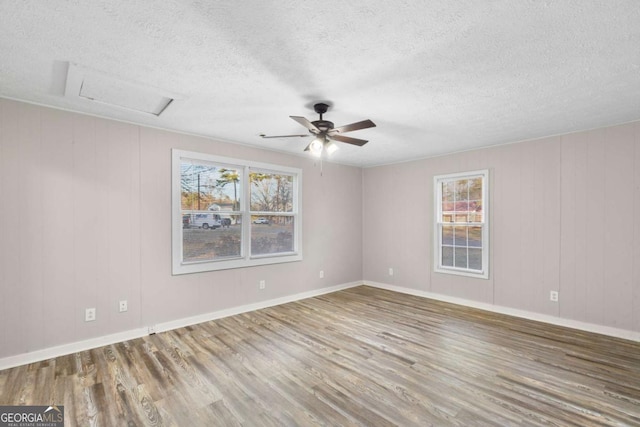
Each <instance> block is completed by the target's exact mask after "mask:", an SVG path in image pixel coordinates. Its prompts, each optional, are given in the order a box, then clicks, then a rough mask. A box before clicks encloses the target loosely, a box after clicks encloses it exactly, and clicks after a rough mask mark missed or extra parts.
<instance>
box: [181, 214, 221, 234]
mask: <svg viewBox="0 0 640 427" xmlns="http://www.w3.org/2000/svg"><path fill="white" fill-rule="evenodd" d="M190 215H191V219H190V222H189V224H190V225H191V226H193V227H199V228H203V229H205V230H208V229H216V228H220V227H221V226H222V220H221V219H220V215H218V214H216V213H208V212H207V213H201V212H198V213H192V214H190ZM183 222H184V221H183Z"/></svg>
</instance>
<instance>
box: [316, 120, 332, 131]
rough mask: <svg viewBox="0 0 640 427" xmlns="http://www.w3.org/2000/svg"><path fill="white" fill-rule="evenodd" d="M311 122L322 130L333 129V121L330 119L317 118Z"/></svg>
mask: <svg viewBox="0 0 640 427" xmlns="http://www.w3.org/2000/svg"><path fill="white" fill-rule="evenodd" d="M311 123H313V125H314V126H315V127H317V128H318V129H320V130H321V131H322V132H327V131H330V130H331V129H333V122H330V121H329V120H316V121H314V122H311ZM312 133H313V132H312Z"/></svg>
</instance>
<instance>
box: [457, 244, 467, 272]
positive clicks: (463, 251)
mask: <svg viewBox="0 0 640 427" xmlns="http://www.w3.org/2000/svg"><path fill="white" fill-rule="evenodd" d="M454 254H455V267H457V268H467V248H457V247H456V248H454Z"/></svg>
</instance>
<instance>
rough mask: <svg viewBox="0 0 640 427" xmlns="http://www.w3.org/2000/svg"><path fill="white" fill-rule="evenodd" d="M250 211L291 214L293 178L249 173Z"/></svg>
mask: <svg viewBox="0 0 640 427" xmlns="http://www.w3.org/2000/svg"><path fill="white" fill-rule="evenodd" d="M249 176H250V180H251V210H252V211H262V212H293V176H291V175H283V174H281V175H277V174H268V173H260V172H251V173H250V174H249Z"/></svg>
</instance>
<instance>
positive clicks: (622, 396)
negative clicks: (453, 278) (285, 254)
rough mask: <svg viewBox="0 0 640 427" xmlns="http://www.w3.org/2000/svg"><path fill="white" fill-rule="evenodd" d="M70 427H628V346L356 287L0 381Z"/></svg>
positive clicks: (631, 422)
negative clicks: (59, 409) (61, 413)
mask: <svg viewBox="0 0 640 427" xmlns="http://www.w3.org/2000/svg"><path fill="white" fill-rule="evenodd" d="M0 404H3V405H25V404H36V405H48V404H63V405H64V407H65V416H66V419H67V425H71V426H75V425H78V426H133V425H137V426H143V425H152V426H161V425H164V426H180V427H182V426H223V425H229V426H240V425H243V426H263V425H264V426H303V425H330V426H336V425H366V426H391V425H401V426H413V425H415V426H427V425H434V426H449V425H454V426H485V425H496V426H509V425H514V426H523V425H527V426H528V425H531V426H554V425H562V426H591V425H594V426H600V425H605V426H622V425H624V426H640V343H635V342H630V341H624V340H620V339H615V338H610V337H605V336H601V335H596V334H590V333H585V332H580V331H576V330H571V329H566V328H561V327H555V326H550V325H546V324H542V323H537V322H532V321H527V320H522V319H518V318H513V317H509V316H504V315H498V314H493V313H488V312H484V311H480V310H475V309H471V308H465V307H461V306H456V305H451V304H447V303H442V302H437V301H432V300H428V299H424V298H419V297H414V296H409V295H403V294H398V293H394V292H389V291H384V290H379V289H374V288H370V287H365V286H361V287H357V288H352V289H348V290H344V291H340V292H336V293H332V294H328V295H324V296H319V297H315V298H310V299H306V300H303V301H298V302H294V303H289V304H285V305H281V306H278V307H272V308H267V309H263V310H258V311H255V312H251V313H246V314H241V315H237V316H232V317H228V318H224V319H220V320H216V321H211V322H207V323H203V324H199V325H196V326H192V327H187V328H181V329H177V330H174V331H170V332H165V333H159V334H157V335H152V336H148V337H144V338H140V339H136V340H131V341H125V342H122V343H119V344H114V345H109V346H105V347H101V348H97V349H94V350H90V351H84V352H80V353H76V354H72V355H68V356H62V357H57V358H55V359H51V360H47V361H44V362H40V363H33V364H30V365H26V366H21V367H17V368H13V369H8V370H4V371H0Z"/></svg>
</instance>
